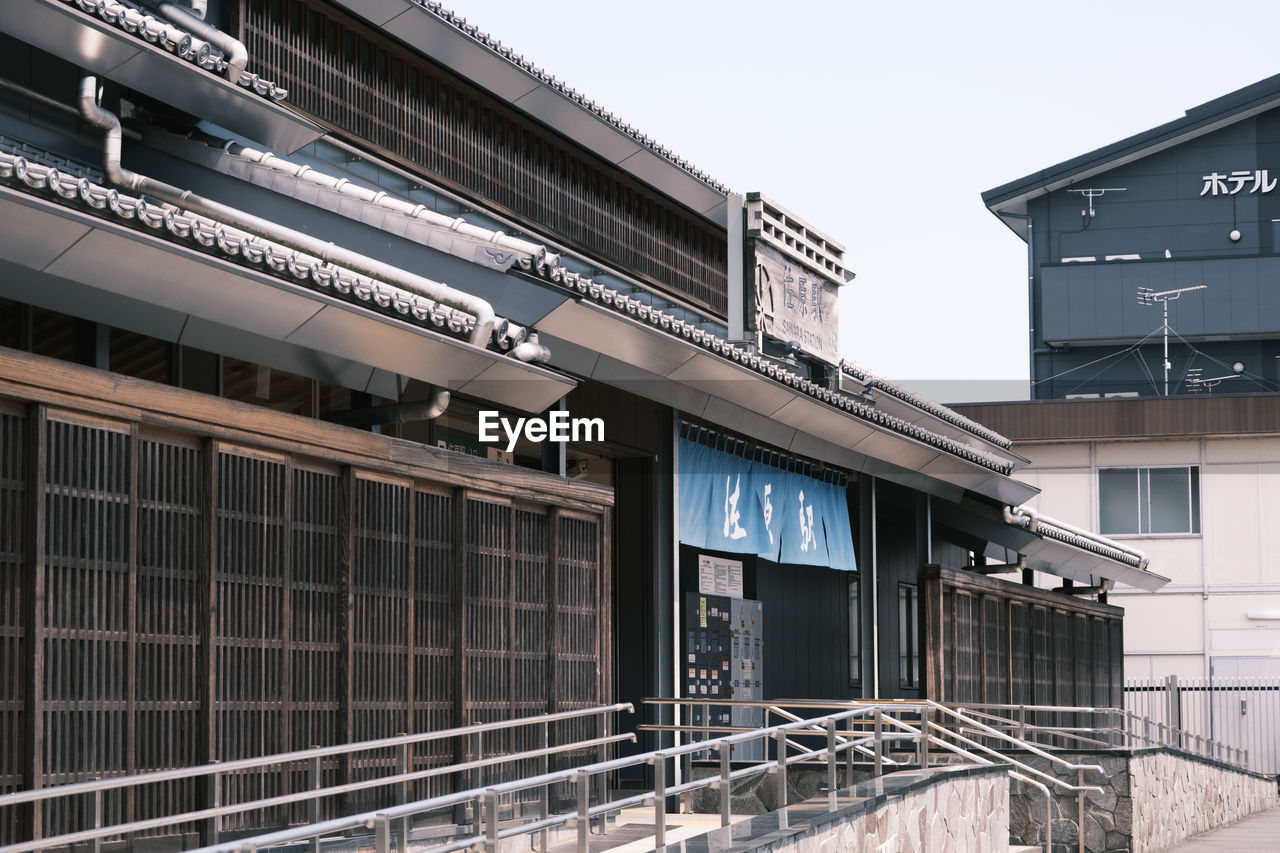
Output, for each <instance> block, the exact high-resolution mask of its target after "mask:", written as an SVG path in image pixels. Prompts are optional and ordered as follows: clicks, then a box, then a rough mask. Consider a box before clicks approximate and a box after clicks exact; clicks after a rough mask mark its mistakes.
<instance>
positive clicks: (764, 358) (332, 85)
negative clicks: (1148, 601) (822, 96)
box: [0, 0, 1164, 838]
mask: <svg viewBox="0 0 1280 853" xmlns="http://www.w3.org/2000/svg"><path fill="white" fill-rule="evenodd" d="M0 32H2V33H3V34H2V35H0V221H3V223H4V227H3V229H0V346H2V347H3V349H0V518H2V519H4V521H3V523H0V733H2V738H3V741H4V743H6V744H11V745H17V744H20V745H21V746H20V747H15V748H11V749H0V790H13V789H17V788H23V787H32V786H41V785H50V784H57V783H61V782H66V781H71V780H75V779H81V778H86V777H89V776H92V775H101V774H104V773H122V772H138V771H143V770H148V769H155V768H163V767H175V766H183V765H190V764H200V763H205V762H208V761H211V760H229V759H233V758H239V757H243V756H252V755H259V754H265V753H271V752H277V751H283V750H287V749H293V748H299V747H306V746H310V745H314V744H327V743H336V742H342V741H346V740H360V739H368V738H373V737H379V736H386V735H392V734H395V733H398V732H404V731H412V730H422V729H429V728H443V727H448V726H453V725H460V724H465V723H470V722H479V721H484V720H493V719H499V718H505V717H510V716H515V715H525V714H532V713H539V712H544V711H553V710H558V709H565V708H575V707H583V706H590V705H594V704H599V703H602V702H605V701H608V700H613V699H615V698H617V699H624V700H632V701H638V700H640V699H641V698H643V697H645V696H658V697H675V696H707V697H715V696H724V697H737V698H765V697H777V696H791V697H813V698H849V697H861V696H881V697H918V696H930V697H935V698H939V699H948V700H985V701H1011V702H1027V703H1030V702H1054V703H1079V704H1085V705H1106V704H1116V703H1117V702H1118V700H1119V690H1120V651H1121V648H1122V630H1121V624H1122V623H1121V616H1122V611H1121V610H1120V609H1119V608H1117V607H1115V606H1113V605H1110V604H1107V603H1105V599H1106V592H1107V590H1109V589H1110V588H1111V587H1112V586H1113V585H1114V584H1117V583H1118V584H1125V585H1132V586H1137V587H1139V588H1144V589H1149V588H1153V587H1157V586H1159V585H1160V584H1162V583H1163V582H1164V579H1163V578H1161V577H1160V576H1159V575H1156V574H1154V573H1152V572H1150V571H1148V570H1147V560H1146V558H1145V557H1144V556H1143V555H1142V554H1141V553H1139V552H1137V551H1135V550H1134V549H1132V548H1129V547H1127V546H1124V545H1121V544H1118V543H1115V542H1112V541H1109V540H1106V539H1104V538H1102V537H1098V536H1095V535H1093V534H1091V533H1089V532H1087V531H1085V530H1081V529H1076V528H1072V527H1068V526H1065V525H1061V524H1058V523H1055V522H1053V521H1052V520H1051V519H1048V518H1045V517H1042V516H1040V515H1038V514H1035V513H1032V512H1029V511H1024V510H1022V509H1020V507H1021V505H1022V504H1024V503H1025V502H1026V501H1027V500H1028V499H1030V498H1032V497H1033V496H1034V495H1035V494H1036V493H1037V491H1038V490H1037V489H1036V488H1035V487H1034V486H1031V485H1028V484H1026V483H1024V482H1021V481H1019V480H1018V479H1016V478H1015V477H1013V476H1012V474H1013V472H1014V470H1015V469H1016V468H1018V467H1019V466H1022V465H1024V464H1025V460H1024V459H1023V458H1022V457H1020V456H1019V455H1018V454H1017V453H1015V452H1013V451H1012V450H1011V449H1010V441H1009V440H1008V439H1007V438H1005V437H1003V436H1001V435H999V434H997V433H995V432H993V431H992V430H990V429H987V428H985V427H982V426H979V425H978V424H977V423H975V422H973V421H971V420H969V419H967V418H965V417H962V416H960V415H958V414H956V413H955V412H953V411H950V410H948V409H946V408H944V407H942V406H939V405H936V404H934V403H931V402H929V401H926V400H923V399H920V398H917V397H915V396H913V395H912V394H910V393H907V392H905V391H904V390H902V389H900V388H898V387H896V386H894V385H892V384H890V383H887V382H885V381H883V380H881V379H879V378H878V377H876V376H873V375H871V374H869V373H868V372H866V371H865V370H863V369H861V368H859V367H858V366H857V365H856V364H853V363H851V362H848V361H844V360H843V359H842V358H841V356H840V355H839V352H840V349H839V346H838V344H839V342H838V341H837V340H836V338H835V330H836V328H837V326H836V313H835V312H836V309H837V294H838V292H839V290H840V288H841V287H844V286H846V283H847V281H848V279H849V278H850V276H849V275H848V274H847V273H846V269H845V257H844V249H843V247H842V246H841V245H840V244H839V243H838V242H837V241H835V240H834V239H832V238H830V237H828V236H827V235H825V234H824V233H823V232H821V231H819V230H817V229H816V228H814V227H812V226H810V225H809V224H807V223H805V222H804V221H803V220H802V219H800V218H798V217H796V216H795V215H793V214H792V213H791V212H789V211H788V210H786V209H785V208H784V207H782V206H780V205H778V204H776V203H775V202H773V201H771V200H770V199H769V198H768V197H766V196H762V195H758V194H746V195H739V194H734V193H731V192H730V191H729V190H728V189H727V188H726V187H724V186H722V185H721V184H719V183H717V182H716V181H715V180H713V179H712V178H710V177H709V176H707V175H706V174H704V173H703V172H701V171H699V170H698V169H696V168H694V167H693V166H691V165H690V164H688V163H687V162H685V161H684V160H682V159H681V158H679V157H678V156H677V155H675V154H674V153H672V152H671V151H669V150H667V149H666V148H664V147H662V146H661V145H659V144H658V143H656V142H655V141H653V140H652V139H650V138H648V137H647V136H645V135H644V134H642V133H640V132H639V131H637V130H636V129H634V128H632V127H630V126H629V125H626V124H625V123H623V122H621V121H620V120H619V119H618V118H616V117H615V116H614V115H613V114H611V113H609V112H607V111H606V110H604V109H603V108H601V107H600V106H598V105H596V104H594V103H593V102H591V101H589V100H588V99H586V98H585V97H583V96H582V95H581V94H579V93H577V92H576V91H574V90H573V89H570V88H568V87H567V86H565V85H564V84H563V83H561V82H560V81H558V80H555V79H554V78H552V77H550V76H549V75H547V74H546V73H544V72H543V71H542V70H540V69H539V68H538V67H537V66H535V65H534V64H533V63H531V62H529V61H528V60H525V59H523V58H522V57H520V56H519V55H517V54H516V53H514V52H513V51H512V50H511V49H510V48H508V47H506V46H504V45H502V44H500V43H498V42H496V41H494V40H493V39H491V38H490V37H488V36H486V35H485V34H484V33H483V32H481V31H480V30H478V29H477V28H476V27H475V26H473V25H471V24H468V23H467V22H465V21H463V20H462V19H460V18H458V17H457V16H455V15H453V14H451V13H450V12H448V11H445V10H443V9H441V8H440V7H439V6H438V5H437V4H434V3H417V2H411V0H337V2H324V0H288V2H276V1H275V0H271V1H270V2H267V0H211V2H209V3H208V6H207V8H205V7H204V4H203V3H201V4H198V6H197V7H196V8H195V9H189V8H184V7H183V6H182V4H178V3H167V4H166V3H159V4H157V5H155V6H151V5H141V6H135V5H130V4H127V3H123V2H120V0H94V1H93V2H89V0H83V2H81V1H80V0H72V2H63V0H16V5H14V4H11V8H9V9H7V10H6V12H5V14H4V15H3V16H0ZM228 34H229V35H230V36H231V37H233V38H234V41H233V40H231V39H228V38H226V37H225V36H226V35H228ZM521 419H523V420H521ZM531 419H533V420H536V423H533V422H532V421H531ZM517 423H520V424H521V428H520V430H519V433H520V434H519V435H515V436H514V437H512V435H513V434H514V433H515V432H516V424H517ZM504 424H505V425H504ZM531 424H532V425H531ZM560 429H563V430H564V431H565V433H566V434H565V436H564V437H565V438H566V440H565V441H558V440H553V439H555V438H557V437H558V435H557V433H558V431H559V430H560ZM549 433H550V436H549V435H548V434H549ZM992 556H996V557H997V559H998V560H999V561H1001V562H1002V563H1003V564H1004V565H1003V566H1001V567H992V566H990V565H988V564H989V562H990V558H991V557H992ZM975 566H977V567H981V568H982V569H983V571H976V570H974V567H975ZM1000 570H1003V571H1008V572H1014V573H1015V580H1016V579H1017V575H1016V573H1017V572H1019V571H1020V570H1021V571H1028V570H1040V571H1043V572H1050V573H1054V574H1056V575H1059V576H1061V577H1062V578H1064V579H1067V580H1069V581H1072V582H1073V583H1074V585H1075V589H1076V591H1077V592H1078V591H1080V590H1081V588H1083V589H1085V590H1087V591H1088V592H1089V594H1088V595H1085V596H1081V595H1068V594H1063V593H1061V592H1053V591H1046V590H1040V589H1035V588H1032V587H1030V586H1026V585H1024V584H1021V583H1016V582H1010V581H1008V580H1002V579H999V578H998V577H996V576H995V575H994V574H992V572H995V571H1000ZM735 631H736V632H738V633H737V635H736V639H737V640H738V642H737V643H735V644H734V645H735V646H737V647H738V648H739V650H740V653H739V654H738V655H737V656H733V655H731V653H730V651H729V649H728V646H729V644H730V642H731V641H730V637H731V635H733V634H734V632H735ZM423 760H427V759H426V758H425V757H424V759H423ZM350 772H352V773H358V772H359V770H358V768H357V769H354V770H352V771H350ZM156 796H157V797H161V796H164V797H174V798H184V797H187V798H189V797H191V796H192V792H191V791H190V790H188V789H186V788H183V787H182V786H181V785H178V786H175V787H173V788H171V789H166V791H165V792H163V793H158V794H156ZM144 799H145V798H138V800H136V801H131V802H129V803H123V802H122V803H121V804H119V808H122V809H123V808H128V809H134V810H135V811H134V812H132V814H136V815H143V814H145V813H147V810H148V809H150V808H153V807H158V806H157V805H156V804H153V803H148V802H144V801H143V800H144ZM112 808H115V806H114V805H113V806H112ZM42 819H43V820H44V821H45V822H46V826H45V827H44V830H45V831H48V830H50V829H52V828H54V827H53V826H52V824H54V823H56V822H57V820H58V819H59V818H58V815H57V814H56V813H52V812H50V813H46V814H45V815H44V816H43V818H42ZM31 831H32V827H31V826H27V825H22V824H21V822H20V821H19V822H16V823H10V824H6V825H5V826H3V827H0V833H3V837H5V838H9V837H15V836H21V835H24V834H28V833H30V832H31Z"/></svg>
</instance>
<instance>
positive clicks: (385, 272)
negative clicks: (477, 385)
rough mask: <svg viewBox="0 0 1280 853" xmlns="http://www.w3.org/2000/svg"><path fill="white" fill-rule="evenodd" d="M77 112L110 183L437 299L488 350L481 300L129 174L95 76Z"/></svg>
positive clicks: (488, 310) (88, 78)
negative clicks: (99, 139) (470, 324)
mask: <svg viewBox="0 0 1280 853" xmlns="http://www.w3.org/2000/svg"><path fill="white" fill-rule="evenodd" d="M79 107H80V115H81V117H82V118H83V119H84V120H85V121H86V122H87V123H89V124H91V125H93V126H94V127H97V128H100V129H102V130H104V131H106V141H105V143H104V144H103V152H102V171H103V173H104V174H105V175H106V177H107V180H108V181H110V182H111V183H113V184H117V185H119V186H122V187H127V188H128V189H130V190H133V191H135V192H138V193H143V194H146V195H150V196H153V197H155V198H158V199H160V200H161V201H165V202H168V203H169V204H173V205H176V206H177V207H181V208H183V209H186V210H191V211H194V212H196V213H199V214H202V215H204V216H208V217H210V218H213V219H218V220H221V221H223V222H227V223H229V224H231V225H234V226H235V227H237V228H241V229H243V230H245V231H248V232H250V233H253V234H256V235H258V236H259V237H265V238H266V239H268V240H275V241H277V242H279V243H283V244H284V245H287V246H289V247H290V248H293V249H296V250H298V251H300V252H306V253H307V254H309V255H314V256H315V257H317V258H319V259H320V260H323V261H328V262H329V263H333V264H338V265H340V266H344V267H349V268H351V269H352V270H355V271H356V272H358V273H361V274H363V275H367V276H369V277H370V278H375V279H378V280H381V281H385V282H386V283H387V284H391V285H395V286H396V287H401V288H404V289H405V290H407V291H409V292H411V293H416V294H418V295H420V296H425V297H427V298H428V299H433V300H435V301H436V302H439V303H441V304H443V305H447V306H449V307H450V308H457V309H458V310H461V311H466V312H468V313H470V314H473V315H475V318H476V325H475V328H474V329H472V330H471V338H470V342H471V343H472V344H473V345H474V346H478V347H485V346H488V343H489V338H490V337H491V336H492V334H493V328H494V323H495V321H496V319H497V318H496V317H495V315H494V312H493V306H492V305H490V304H489V303H488V302H487V301H485V300H483V299H481V298H480V297H478V296H472V295H471V294H469V293H464V292H462V291H461V290H455V289H454V288H452V287H449V286H448V285H446V284H441V283H440V282H437V281H432V280H431V279H429V278H423V277H422V276H418V275H414V274H413V273H410V272H406V271H405V270H402V269H400V268H399V267H393V266H391V265H390V264H386V263H383V262H382V261H377V260H374V259H373V258H370V257H367V256H365V255H361V254H359V253H357V252H352V251H350V250H349V249H344V248H342V247H340V246H335V245H334V244H333V243H329V242H326V241H324V240H320V239H318V238H316V237H312V236H310V235H308V234H303V233H301V232H299V231H294V230H293V229H291V228H286V227H284V226H283V225H280V224H278V223H275V222H271V221H270V220H266V219H262V218H260V217H257V216H253V215H252V214H249V213H245V212H244V211H242V210H238V209H236V208H234V207H229V206H227V205H225V204H220V203H219V202H216V201H212V200H211V199H207V198H204V197H203V196H199V195H196V194H195V193H193V192H191V191H190V190H182V189H179V188H178V187H175V186H172V185H170V184H166V183H164V182H163V181H158V180H156V179H154V178H149V177H147V176H145V175H140V174H138V173H137V172H131V171H129V170H128V169H125V168H123V167H122V166H121V165H120V154H121V128H120V119H119V118H118V117H117V116H116V115H115V114H114V113H112V112H111V111H109V110H105V109H103V108H102V107H101V106H99V105H98V78H97V77H95V76H93V75H91V74H90V75H85V77H83V78H82V79H81V81H80V98H79Z"/></svg>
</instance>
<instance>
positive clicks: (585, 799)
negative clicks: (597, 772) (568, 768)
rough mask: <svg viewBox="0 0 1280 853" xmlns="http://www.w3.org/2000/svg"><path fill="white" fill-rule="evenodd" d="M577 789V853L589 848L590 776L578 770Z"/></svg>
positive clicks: (584, 852)
mask: <svg viewBox="0 0 1280 853" xmlns="http://www.w3.org/2000/svg"><path fill="white" fill-rule="evenodd" d="M575 781H576V782H577V788H578V853H589V851H590V848H591V774H590V773H588V772H587V771H585V770H579V771H578V772H577V774H576V776H575Z"/></svg>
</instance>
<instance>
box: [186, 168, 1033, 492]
mask: <svg viewBox="0 0 1280 853" xmlns="http://www.w3.org/2000/svg"><path fill="white" fill-rule="evenodd" d="M206 147H210V148H211V149H212V146H208V145H206ZM216 150H218V151H219V152H220V154H221V153H223V152H225V156H226V157H229V158H231V160H232V163H230V164H223V165H222V166H221V167H220V168H222V169H223V170H225V171H228V172H229V173H231V174H235V175H236V176H237V177H240V178H242V179H246V180H247V179H250V178H251V177H252V182H253V183H254V184H256V185H258V186H264V187H268V188H271V189H273V190H276V191H277V192H286V193H291V194H293V195H294V196H295V197H297V198H300V199H302V200H306V201H309V202H310V203H314V204H318V203H320V202H319V200H318V194H320V193H323V194H333V195H336V196H339V197H343V198H344V199H345V200H346V201H349V202H356V203H357V204H358V205H360V206H362V207H364V208H367V209H380V210H381V211H383V212H385V213H386V214H390V215H392V216H394V217H396V218H398V219H403V220H405V221H411V222H413V223H414V225H416V226H418V227H419V228H424V229H430V230H431V231H433V232H436V233H438V234H440V235H443V236H444V237H446V238H448V242H444V243H442V242H440V240H438V239H435V238H428V239H426V240H422V239H421V238H419V237H417V236H416V235H414V234H413V233H412V232H411V231H410V229H409V228H408V227H407V226H405V225H397V226H394V227H391V226H390V225H389V224H388V223H387V220H386V218H385V216H384V217H382V218H380V219H375V218H373V217H371V216H369V215H366V214H364V213H359V212H356V211H353V212H351V213H348V214H347V215H350V216H352V218H355V219H358V220H359V221H362V222H365V223H366V224H371V225H373V226H374V227H382V228H384V229H385V230H391V231H393V232H394V233H397V234H401V235H403V236H407V237H409V238H410V239H418V240H419V241H420V242H424V243H426V244H427V245H431V246H433V247H435V248H439V249H441V250H442V251H446V252H450V253H451V254H454V255H456V256H459V257H463V258H465V259H467V260H471V261H473V262H476V263H484V264H486V265H488V266H493V267H497V268H500V269H509V268H511V267H512V266H518V267H520V269H522V270H524V271H526V272H529V273H532V274H534V275H537V276H538V277H540V278H544V279H547V280H549V281H552V282H555V283H557V284H560V285H561V286H563V287H565V288H567V289H569V290H572V291H573V292H574V293H576V294H578V295H580V296H586V297H587V298H590V299H591V300H592V301H594V302H597V303H599V304H601V305H604V306H606V307H610V308H612V309H614V310H617V311H619V312H621V313H625V314H627V315H628V316H630V317H633V318H636V319H638V320H642V321H646V322H648V323H650V324H651V325H652V326H654V327H655V328H658V329H661V330H662V331H664V332H667V333H669V334H671V335H675V336H678V337H682V338H684V339H685V340H688V341H691V342H693V343H694V344H697V345H699V346H701V347H703V348H704V349H707V350H710V351H711V352H713V353H715V354H717V355H720V356H722V357H724V358H727V359H730V360H732V361H735V362H738V363H739V364H742V365H744V366H746V367H749V368H751V369H753V370H755V371H756V372H757V373H759V374H761V375H762V376H767V377H768V378H770V379H773V380H775V381H778V382H781V383H783V384H784V385H789V386H791V387H793V388H795V389H797V390H799V391H802V392H803V393H805V394H807V395H809V396H811V397H814V398H816V399H819V400H822V401H823V402H825V403H827V404H829V405H831V406H834V407H835V408H838V409H842V410H844V411H846V412H848V413H850V414H852V415H854V416H856V417H858V418H860V419H862V420H866V421H869V422H871V423H875V424H877V425H879V426H882V427H885V428H887V429H889V430H892V431H893V432H897V433H900V434H903V435H907V436H910V437H911V438H914V439H916V440H918V441H922V442H924V443H926V444H929V445H931V446H933V447H936V448H938V449H940V450H945V451H947V452H948V453H951V454H952V455H955V456H958V457H960V458H963V459H966V460H968V461H970V462H973V463H975V464H978V465H981V466H983V467H984V468H988V469H990V470H992V471H997V472H999V473H1002V474H1009V473H1010V472H1012V470H1013V462H1011V461H1009V460H1006V459H1003V458H1000V457H999V456H997V455H995V454H993V453H989V452H987V451H985V450H981V449H979V448H975V447H972V446H970V445H968V444H965V443H964V442H961V441H957V440H955V439H953V438H950V437H948V436H944V435H941V434H939V433H936V432H934V431H933V430H930V429H927V428H925V427H922V426H920V425H918V424H913V423H910V422H908V421H906V420H904V419H902V418H899V417H897V416H895V415H892V414H889V413H887V412H884V411H881V410H879V409H876V408H875V407H874V406H870V405H866V404H865V403H863V402H862V401H860V400H858V399H857V398H855V397H853V396H852V395H849V394H844V393H841V392H838V391H832V390H830V389H828V388H827V387H826V386H825V385H822V384H819V383H816V382H813V381H811V380H809V379H805V378H803V377H801V376H800V375H799V374H797V373H794V372H792V371H790V370H787V369H786V368H785V367H783V366H781V365H779V364H778V363H777V362H776V361H774V360H772V359H769V358H767V357H763V356H761V355H759V354H757V353H753V352H751V351H749V350H747V349H745V348H742V347H738V346H735V345H733V344H731V343H729V341H728V340H727V339H725V338H724V337H721V336H719V335H717V334H715V333H713V332H710V331H707V330H706V329H704V328H702V327H701V326H699V325H697V324H695V323H691V322H688V321H686V320H683V319H680V318H679V317H677V316H675V315H674V314H672V313H670V312H667V311H664V310H662V309H660V308H656V307H654V306H651V305H650V304H648V303H647V302H645V301H644V300H643V299H639V298H637V297H635V296H631V295H628V294H626V293H623V292H622V291H620V290H618V289H616V288H612V287H609V286H607V285H604V284H602V283H600V282H597V281H594V280H592V279H590V278H588V277H586V276H583V275H580V274H578V273H576V272H573V271H572V270H570V269H568V268H566V267H565V266H564V265H563V263H562V262H561V260H560V257H559V256H558V255H556V254H554V253H552V252H550V251H548V250H547V249H546V247H544V246H541V245H539V244H537V243H533V242H530V241H529V240H525V239H521V238H518V237H513V236H510V235H507V234H503V233H502V232H500V231H492V230H489V229H486V228H482V227H480V226H477V225H472V224H469V223H467V222H465V221H464V220H462V219H454V218H453V217H448V216H444V215H442V214H440V213H437V212H436V211H433V210H430V209H429V208H427V207H425V206H424V205H414V204H411V203H409V202H406V201H403V200H401V199H398V198H396V197H394V196H391V195H388V194H387V193H386V192H381V191H378V192H375V191H373V190H370V189H367V188H365V187H362V186H359V185H357V184H352V183H350V182H349V181H346V180H343V179H340V178H334V177H333V176H332V175H327V174H325V173H323V172H319V171H316V170H314V169H312V168H311V167H310V166H306V165H300V164H297V163H293V162H290V161H288V160H285V159H282V158H279V157H276V156H275V155H273V154H271V153H269V152H263V151H258V150H255V149H252V148H245V147H242V146H239V145H229V146H223V147H221V148H219V149H216ZM254 170H265V171H264V172H263V173H261V174H258V173H255V172H254ZM281 181H286V182H299V183H301V184H304V185H309V186H308V188H307V189H306V190H305V191H303V190H299V189H297V186H296V185H294V188H293V189H292V190H290V189H289V188H288V187H289V184H288V183H281ZM335 209H340V208H335ZM843 367H844V370H845V372H847V373H848V374H849V375H850V376H853V377H854V378H855V379H857V380H858V381H860V382H862V383H863V384H867V385H871V386H873V387H875V388H877V389H879V390H881V391H882V392H884V393H886V394H892V395H893V396H895V397H897V398H898V399H900V400H903V401H904V402H906V403H908V404H910V405H912V406H916V407H918V408H919V409H921V410H922V411H925V412H927V413H929V414H930V415H932V416H934V417H937V418H939V419H941V420H944V421H946V422H947V423H949V424H951V425H953V426H957V427H960V428H962V429H964V430H966V431H968V432H970V433H972V434H973V435H976V436H979V437H981V438H983V439H984V440H986V441H989V442H991V443H993V444H995V445H996V446H998V447H1001V448H1008V447H1009V446H1010V445H1011V443H1012V442H1010V441H1009V439H1007V438H1004V437H1003V436H1001V435H998V434H997V433H994V432H992V431H991V430H989V429H987V428H986V427H983V426H981V425H980V424H977V423H974V422H973V421H971V420H969V419H968V418H965V417H963V416H962V415H959V414H957V413H955V412H952V411H951V410H950V409H947V408H946V407H945V406H940V405H938V404H937V403H933V402H930V401H928V400H924V399H922V398H920V397H917V396H916V395H914V394H911V393H910V392H908V391H906V390H904V389H901V388H899V387H897V386H896V385H893V384H892V383H890V382H887V381H885V380H883V379H880V378H879V377H876V376H874V375H872V374H870V373H868V372H867V371H865V370H863V369H862V368H860V367H858V366H857V365H854V364H852V363H850V362H846V363H845V364H844V366H843Z"/></svg>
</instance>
